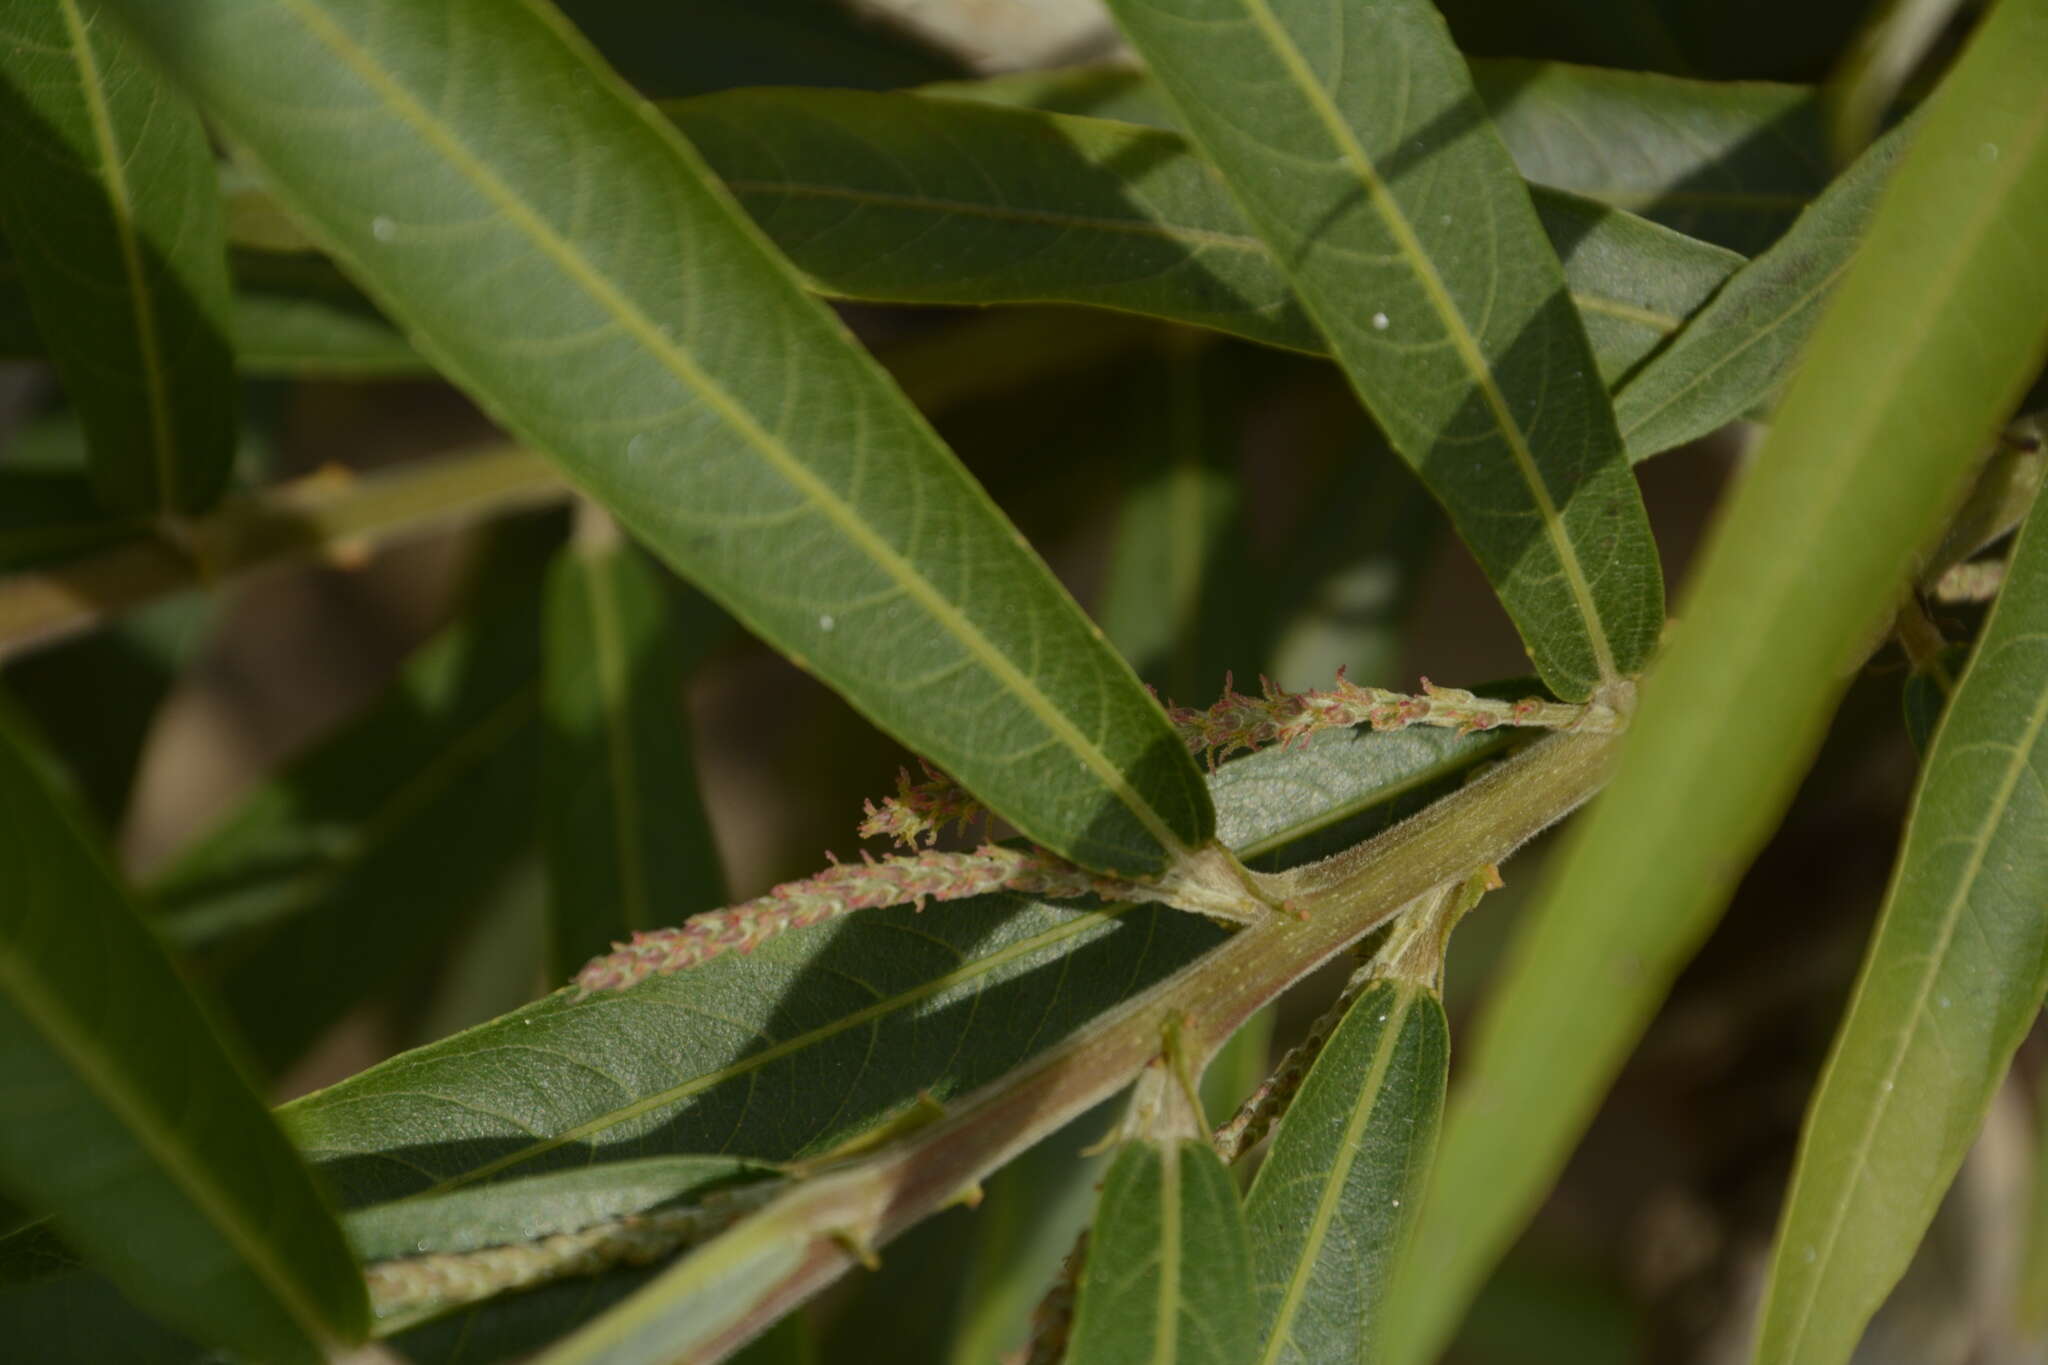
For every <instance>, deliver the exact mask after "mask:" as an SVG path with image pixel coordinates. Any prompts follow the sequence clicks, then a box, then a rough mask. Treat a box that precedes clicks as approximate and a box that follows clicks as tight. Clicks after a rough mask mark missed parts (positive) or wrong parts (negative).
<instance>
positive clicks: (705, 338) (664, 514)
mask: <svg viewBox="0 0 2048 1365" xmlns="http://www.w3.org/2000/svg"><path fill="white" fill-rule="evenodd" d="M124 9H125V12H126V13H127V14H128V15H129V17H130V18H131V19H133V20H134V21H136V23H137V24H138V26H139V27H141V28H142V30H143V31H144V32H145V33H146V34H147V36H148V37H149V38H150V39H151V40H152V42H153V45H154V46H155V48H156V50H157V52H158V55H160V56H161V57H163V58H164V59H165V60H166V61H167V62H168V63H169V65H170V66H171V67H172V69H173V70H174V71H175V72H176V73H177V74H178V75H179V76H181V77H182V78H183V79H184V80H185V81H186V83H187V84H188V86H189V87H190V88H192V89H193V90H194V91H195V93H196V94H197V95H198V96H199V98H200V102H201V104H202V106H203V107H204V108H205V109H206V111H207V112H208V113H209V114H210V115H211V116H213V117H214V118H215V119H216V120H217V122H218V123H219V124H220V125H221V126H222V127H223V128H224V129H225V130H226V131H227V132H228V133H229V134H230V135H231V137H232V138H233V139H234V140H235V141H236V142H237V143H238V144H239V145H240V146H241V147H242V148H243V149H244V150H245V151H246V152H247V153H248V154H249V155H250V156H251V159H252V160H253V161H254V162H255V163H257V164H258V166H259V167H260V169H261V170H262V172H263V174H264V175H265V177H266V179H267V180H268V181H269V182H270V184H271V185H272V186H273V188H274V189H275V190H276V191H277V192H278V193H279V195H280V197H281V198H282V199H283V200H284V202H285V203H286V204H287V206H288V207H289V208H290V209H291V210H292V213H293V216H294V217H295V218H296V219H297V220H298V221H299V222H300V223H301V224H303V225H305V226H307V227H308V228H310V229H312V230H313V231H314V232H315V234H316V235H317V236H319V237H320V238H321V239H323V240H324V241H325V242H326V244H327V245H328V247H329V248H330V249H331V250H332V252H333V254H334V255H335V256H336V258H337V259H338V260H340V261H342V262H343V264H344V265H345V267H346V268H347V269H348V270H349V271H350V273H352V274H353V275H354V276H355V277H356V278H357V279H358V280H359V281H360V282H362V283H363V284H364V285H365V286H366V287H367V288H369V289H370V290H371V292H372V293H373V294H375V295H376V296H377V297H378V298H379V299H380V301H381V302H382V303H383V305H384V306H385V308H386V311H387V312H389V313H390V314H391V315H392V316H393V317H394V318H396V319H397V320H398V321H399V322H400V323H401V324H403V325H404V326H405V327H406V328H407V329H408V331H409V332H410V333H411V334H412V336H413V337H414V339H415V341H416V342H418V344H419V345H420V348H421V350H422V351H423V353H425V354H426V355H427V356H428V357H429V358H430V359H431V360H433V362H434V363H435V365H436V367H437V368H439V369H440V370H441V371H443V372H444V373H445V374H447V375H449V376H450V377H451V378H453V379H454V380H455V381H456V382H457V383H459V384H461V385H462V386H463V387H464V388H466V389H467V390H468V391H469V392H471V393H472V394H473V395H475V396H476V397H477V398H479V399H480V400H481V401H482V402H484V403H485V404H486V406H488V407H489V408H490V409H491V410H492V411H493V412H494V413H495V414H496V415H497V416H498V417H499V418H500V419H501V420H502V421H503V422H505V423H506V425H508V426H509V427H511V428H513V429H514V430H515V431H517V432H519V433H520V434H521V435H522V436H524V437H526V438H527V439H529V440H531V441H532V442H533V443H534V444H535V445H536V446H538V447H540V448H542V449H545V450H547V451H548V452H550V453H551V454H552V455H553V456H554V457H555V458H557V459H558V460H560V461H561V463H562V464H563V465H564V467H565V468H566V470H567V471H568V473H569V475H570V477H571V478H572V479H574V480H575V481H576V482H577V483H578V484H579V485H581V486H582V487H584V488H585V489H586V490H587V491H589V492H591V493H593V494H595V495H596V496H598V497H599V498H601V499H602V500H603V501H604V502H605V503H606V504H607V505H608V506H609V507H610V508H611V509H612V510H613V511H614V512H616V513H617V514H618V515H619V517H620V518H621V520H622V521H623V522H625V523H626V524H627V525H628V526H630V527H631V528H633V530H634V531H635V532H636V533H637V534H638V535H639V537H640V538H641V539H642V540H643V541H644V542H645V543H646V544H648V545H649V546H650V547H651V548H652V549H654V550H655V551H656V552H658V553H659V554H661V555H662V556H663V557H665V558H666V559H668V560H669V561H670V562H671V563H673V564H674V565H675V566H676V567H677V568H679V569H680V570H682V571H683V572H684V573H686V574H687V575H688V576H689V577H691V578H692V579H694V580H695V581H696V582H698V583H699V584H700V585H701V586H703V587H704V588H705V589H706V590H707V591H709V592H710V593H712V595H714V596H716V597H717V598H719V599H720V600H721V601H722V602H723V603H724V604H725V605H726V606H727V607H728V608H730V609H731V610H732V611H733V613H734V614H735V615H736V616H738V617H739V618H740V619H742V620H743V621H745V622H746V623H747V624H748V625H749V626H750V627H752V628H753V629H754V630H755V631H756V633H758V634H760V635H761V636H763V637H764V638H765V639H767V640H769V641H770V642H771V643H773V644H775V645H776V646H777V647H778V648H779V649H781V650H783V651H784V652H785V653H787V654H789V655H790V656H791V657H793V658H796V659H798V660H799V661H800V662H802V663H803V664H804V665H805V666H806V667H808V668H810V669H812V670H814V671H815V672H817V673H818V674H819V675H820V676H821V677H823V678H825V679H826V680H827V681H829V682H831V683H832V684H833V685H834V686H835V687H838V688H839V689H840V690H841V691H843V692H844V693H845V694H846V695H847V697H848V698H849V699H850V700H852V701H853V702H854V703H855V704H856V705H857V706H859V707H860V708H861V709H862V710H864V711H865V712H866V713H867V714H868V715H869V716H870V717H871V718H873V719H874V720H875V721H876V722H877V723H878V724H880V725H882V726H883V728H885V729H887V730H889V731H891V732H892V733H894V734H895V735H897V736H898V737H899V738H901V739H902V740H904V741H905V742H906V743H907V744H909V745H910V746H911V747H912V748H914V749H916V750H917V751H919V752H920V753H923V754H925V755H927V756H928V757H930V758H931V759H933V761H935V762H937V763H939V764H940V765H941V766H943V767H944V768H946V769H947V771H949V772H951V773H952V774H953V775H954V776H955V777H957V778H959V779H960V780H961V781H962V782H964V783H966V784H967V785H968V786H969V787H970V788H972V789H973V790H974V791H975V792H976V793H977V794H978V795H980V796H981V797H982V798H983V799H984V800H986V801H987V803H988V804H989V805H990V806H992V807H993V808H995V809H996V810H998V811H1000V812H1001V813H1002V814H1003V815H1005V816H1006V817H1007V818H1009V819H1010V820H1011V821H1012V822H1013V823H1015V824H1016V825H1017V826H1019V827H1020V828H1021V829H1023V830H1024V831H1026V832H1027V833H1028V834H1029V835H1030V836H1031V837H1032V838H1033V839H1034V840H1035V841H1037V842H1039V843H1041V844H1044V845H1046V846H1047V847H1050V848H1052V849H1054V850H1056V851H1059V852H1061V853H1064V854H1067V855H1069V856H1071V857H1074V858H1076V859H1078V860H1080V861H1081V862H1083V863H1086V864H1089V865H1091V866H1095V867H1099V868H1116V869H1121V870H1123V871H1126V872H1157V871H1160V870H1162V869H1163V868H1164V867H1165V866H1166V865H1167V863H1168V862H1169V861H1170V860H1171V859H1172V858H1173V856H1174V855H1175V853H1176V851H1177V850H1179V849H1181V848H1184V847H1186V846H1189V845H1193V844H1198V843H1200V842H1202V841H1203V840H1204V839H1206V838H1207V837H1208V834H1209V830H1210V822H1211V815H1210V811H1209V809H1208V805H1207V800H1206V796H1205V793H1204V792H1203V790H1202V787H1201V784H1200V782H1199V780H1198V776H1197V774H1196V772H1195V769H1194V765H1193V763H1192V761H1191V760H1190V759H1189V758H1188V756H1187V753H1186V750H1185V748H1184V747H1183V746H1182V745H1181V744H1180V742H1179V741H1178V739H1177V738H1176V737H1175V736H1174V735H1173V733H1172V731H1171V730H1170V729H1169V728H1168V726H1167V725H1166V722H1165V717H1164V715H1163V714H1162V713H1161V712H1160V711H1159V709H1158V708H1157V706H1155V705H1154V704H1153V703H1152V702H1151V700H1150V699H1149V698H1148V697H1146V696H1145V694H1144V692H1143V691H1142V689H1140V688H1139V687H1138V685H1137V683H1136V681H1135V679H1134V678H1132V676H1131V674H1130V671H1129V669H1128V667H1126V666H1125V665H1124V664H1123V663H1122V661H1121V660H1119V659H1117V658H1116V657H1115V655H1114V654H1113V652H1112V651H1110V650H1109V649H1108V648H1107V646H1106V645H1104V644H1103V642H1102V641H1101V640H1100V639H1099V637H1097V636H1096V635H1095V634H1094V633H1093V631H1092V630H1091V628H1090V627H1089V625H1088V623H1087V621H1086V619H1085V618H1084V617H1083V616H1082V614H1081V613H1080V611H1079V610H1078V609H1077V608H1076V607H1075V606H1074V605H1073V603H1072V601H1071V599H1069V598H1068V597H1067V596H1066V595H1065V593H1064V592H1063V591H1062V590H1061V589H1060V588H1059V587H1058V585H1057V584H1056V583H1055V582H1054V581H1053V579H1052V577H1051V575H1050V574H1049V573H1048V572H1047V571H1046V569H1045V567H1044V565H1043V564H1042V563H1040V562H1039V561H1038V560H1037V558H1036V557H1035V556H1034V555H1033V554H1032V553H1031V552H1030V551H1029V550H1028V548H1026V547H1025V546H1024V545H1023V544H1022V543H1021V541H1020V540H1019V539H1018V538H1017V536H1016V535H1015V533H1014V530H1013V528H1011V527H1010V525H1009V524H1008V523H1007V522H1006V521H1005V520H1004V519H1003V517H1002V516H1001V514H1000V513H998V512H997V511H996V510H995V508H994V507H993V505H992V504H990V503H989V501H988V499H987V497H986V495H985V494H983V493H982V492H981V491H980V489H979V488H978V487H976V486H975V485H974V484H973V482H972V481H971V480H970V479H969V478H968V477H967V476H966V474H965V473H964V471H963V470H962V469H961V468H960V466H959V464H958V462H957V461H956V460H954V459H953V458H952V456H951V455H950V453H949V452H948V451H946V449H945V448H944V447H943V446H942V445H941V444H940V443H939V442H938V440H937V438H936V437H935V436H933V434H932V433H931V431H930V429H929V428H928V427H927V426H926V425H925V424H924V423H923V421H922V420H921V419H920V418H919V417H918V415H917V413H916V411H915V410H914V409H913V408H912V407H911V406H910V405H909V403H908V402H906V401H905V400H904V399H903V397H902V395H901V394H900V393H898V392H897V391H896V390H895V389H894V387H893V386H892V385H890V384H889V383H888V381H887V379H886V378H885V377H884V376H883V374H882V372H881V371H880V369H879V368H878V367H877V366H876V365H875V364H874V362H873V361H872V360H871V359H870V358H869V357H868V356H867V355H866V354H865V353H864V352H863V351H861V350H860V349H859V348H858V347H857V346H855V345H854V344H853V343H852V342H851V341H850V339H849V338H848V337H847V336H846V334H845V332H844V331H843V329H841V328H840V327H839V326H838V324H837V323H836V322H835V321H834V320H833V318H832V317H831V315H830V314H829V312H828V311H827V310H826V309H825V308H824V307H823V306H822V305H820V304H818V303H817V302H816V301H815V300H812V299H810V298H808V297H807V296H805V295H804V294H803V292H802V290H801V289H800V287H799V285H798V283H797V282H796V280H795V278H794V276H793V275H792V274H791V273H790V272H789V271H788V269H787V267H786V266H784V265H783V264H782V263H781V262H780V260H779V259H778V258H776V257H775V256H774V254H773V253H772V252H771V251H770V250H769V249H767V247H766V246H765V244H764V243H762V241H761V240H760V239H759V237H758V236H757V235H756V234H755V233H754V232H753V231H752V229H751V228H750V226H749V225H748V224H747V223H746V221H745V220H744V218H743V217H742V216H740V215H739V214H738V213H737V211H736V210H735V209H734V208H733V207H732V206H731V204H730V201H728V200H726V199H725V198H724V197H723V196H722V195H721V194H720V193H719V192H718V191H717V189H716V187H715V185H714V184H713V183H712V182H711V181H710V179H709V177H708V175H707V174H706V173H705V171H704V170H703V168H702V166H701V164H700V163H699V162H698V161H697V159H696V157H695V156H694V155H693V154H692V153H691V152H690V150H689V148H688V147H687V146H686V145H684V144H683V143H682V141H681V140H680V139H679V138H678V137H677V136H676V135H675V134H674V132H673V131H672V130H671V129H669V128H668V127H667V126H666V125H665V124H664V123H662V122H661V120H660V119H659V118H658V117H656V116H654V115H653V113H652V111H651V110H650V109H648V108H647V107H646V106H645V105H644V104H640V103H638V102H636V101H635V100H634V99H633V98H632V97H631V96H630V94H629V93H628V92H626V91H625V90H624V89H623V87H621V86H620V85H619V84H618V83H617V81H616V80H615V78H613V77H612V76H610V75H609V73H606V72H604V71H603V70H602V69H601V68H600V67H599V66H598V65H596V62H595V59H594V57H592V56H590V54H588V52H587V50H585V49H584V48H583V47H582V46H581V44H580V42H579V40H577V39H575V37H574V36H573V34H572V33H570V32H569V31H568V30H567V28H566V26H565V25H563V24H562V22H561V20H560V18H559V16H558V15H555V14H554V13H553V12H552V11H551V10H548V9H546V8H545V7H544V6H543V5H542V4H540V3H539V0H535V2H534V3H521V4H509V5H508V4H500V3H490V2H488V0H457V3H453V4H449V5H445V6H441V7H438V8H437V9H436V11H435V19H434V22H433V23H431V24H427V23H422V22H419V11H418V10H417V8H416V7H414V6H412V5H410V4H407V3H402V2H401V0H284V3H277V4H271V3H263V2H262V0H195V3H190V4H183V5H180V6H177V7H176V8H175V10H166V9H165V8H164V7H161V6H156V5H146V4H129V5H126V6H125V7H124ZM486 53H488V54H489V55H488V58H486V56H485V55H484V54H486ZM365 147H375V148H376V149H377V155H376V158H375V167H374V170H371V169H369V168H368V167H367V166H366V163H365V161H364V158H363V155H362V149H363V148H365Z"/></svg>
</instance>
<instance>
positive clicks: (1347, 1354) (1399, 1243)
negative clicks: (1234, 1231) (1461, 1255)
mask: <svg viewBox="0 0 2048 1365" xmlns="http://www.w3.org/2000/svg"><path fill="white" fill-rule="evenodd" d="M1449 1062H1450V1035H1449V1028H1448V1026H1447V1024H1446V1023H1445V1021H1444V1008H1443V1002H1442V1001H1441V1000H1439V999H1438V998H1437V996H1436V993H1435V992H1434V991H1432V990H1430V989H1428V987H1427V986H1425V985H1422V984H1419V983H1417V982H1413V981H1407V980H1384V981H1376V982H1374V983H1372V984H1371V985H1369V986H1367V987H1366V988H1365V990H1364V991H1363V992H1362V993H1361V994H1360V995H1359V997H1358V999H1357V1000H1355V1001H1354V1002H1353V1003H1352V1006H1351V1008H1350V1010H1349V1011H1348V1012H1347V1013H1346V1014H1345V1016H1344V1020H1343V1022H1342V1023H1340V1024H1339V1025H1338V1026H1337V1029H1336V1031H1335V1032H1334V1033H1332V1034H1331V1035H1330V1039H1329V1042H1328V1043H1326V1044H1325V1045H1324V1047H1323V1050H1322V1052H1321V1053H1319V1054H1318V1055H1317V1057H1316V1060H1315V1064H1314V1066H1312V1067H1311V1068H1310V1069H1309V1073H1308V1077H1307V1079H1305V1080H1304V1081H1303V1082H1302V1086H1301V1091H1300V1093H1299V1094H1297V1095H1296V1096H1295V1098H1294V1101H1293V1102H1292V1103H1291V1104H1289V1105H1288V1107H1287V1115H1286V1117H1285V1118H1283V1119H1282V1120H1281V1121H1280V1129H1279V1132H1278V1133H1277V1134H1276V1135H1275V1137H1274V1139H1273V1143H1272V1148H1271V1150H1270V1151H1269V1152H1268V1153H1267V1155H1266V1161H1265V1164H1264V1165H1262V1166H1261V1167H1259V1174H1258V1177H1257V1178H1256V1179H1255V1180H1254V1181H1253V1182H1252V1188H1251V1193H1250V1194H1249V1195H1247V1196H1246V1199H1245V1222H1246V1224H1247V1225H1248V1226H1249V1228H1250V1229H1251V1244H1252V1264H1253V1266H1254V1275H1255V1292H1256V1294H1257V1296H1258V1301H1259V1311H1258V1321H1259V1323H1260V1328H1259V1336H1258V1342H1257V1347H1256V1352H1257V1353H1256V1354H1255V1355H1247V1356H1246V1357H1245V1359H1246V1360H1247V1361H1250V1360H1257V1361H1259V1362H1261V1365H1270V1363H1271V1362H1279V1361H1288V1362H1304V1363H1305V1365H1315V1363H1316V1362H1321V1361H1330V1360H1376V1359H1378V1358H1379V1348H1378V1346H1377V1342H1378V1339H1379V1338H1380V1336H1381V1335H1382V1333H1383V1332H1384V1330H1385V1329H1384V1326H1383V1322H1382V1318H1381V1313H1382V1310H1383V1308H1384V1306H1385V1303H1386V1297H1387V1292H1388V1289H1389V1287H1390V1285H1391V1283H1392V1281H1393V1275H1394V1266H1395V1263H1396V1262H1395V1258H1396V1257H1397V1256H1398V1255H1399V1254H1400V1252H1401V1250H1402V1248H1403V1247H1404V1246H1405V1244H1406V1243H1407V1240H1408V1238H1409V1235H1410V1232H1411V1230H1412V1228H1413V1226H1414V1223H1415V1217H1416V1214H1417V1212H1418V1210H1419V1208H1420V1205H1421V1199H1422V1192H1423V1190H1422V1187H1423V1183H1424V1180H1425V1178H1426V1177H1427V1174H1428V1171H1429V1163H1430V1160H1431V1158H1432V1157H1433V1156H1434V1155H1435V1151H1436V1135H1437V1123H1438V1120H1439V1118H1440V1117H1441V1115H1442V1112H1443V1097H1444V1078H1445V1073H1446V1069H1447V1067H1448V1066H1449Z"/></svg>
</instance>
